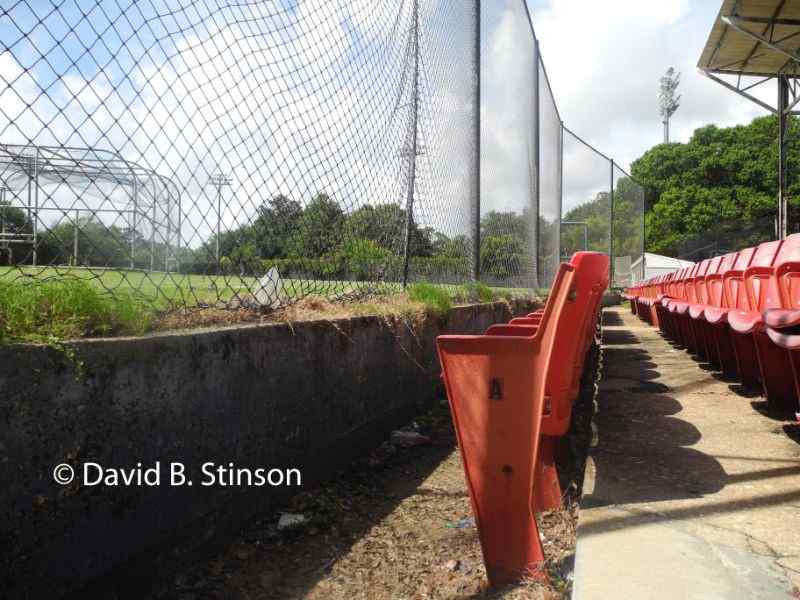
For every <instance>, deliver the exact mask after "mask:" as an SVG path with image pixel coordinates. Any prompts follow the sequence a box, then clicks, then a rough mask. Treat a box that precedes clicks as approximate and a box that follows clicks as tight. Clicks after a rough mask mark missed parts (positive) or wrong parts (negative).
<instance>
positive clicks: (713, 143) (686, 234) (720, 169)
mask: <svg viewBox="0 0 800 600" xmlns="http://www.w3.org/2000/svg"><path fill="white" fill-rule="evenodd" d="M777 127H778V125H777V117H773V116H770V117H761V118H757V119H755V120H753V121H752V122H751V123H750V124H748V125H738V126H735V127H727V128H720V127H717V126H716V125H708V126H706V127H702V128H700V129H697V130H696V131H695V132H694V135H693V136H692V138H691V139H690V140H689V142H687V143H686V144H661V145H658V146H655V147H654V148H652V149H650V150H648V151H647V152H646V153H645V154H644V155H643V156H642V157H640V158H639V159H638V160H636V161H635V162H634V163H633V175H634V177H635V178H636V179H637V180H639V181H640V182H641V183H643V184H644V185H645V186H646V187H647V189H648V197H647V205H648V207H649V211H648V213H647V216H646V224H647V226H646V231H647V240H646V245H647V248H648V250H650V251H653V252H658V253H662V254H669V255H673V256H685V255H689V254H691V253H693V252H696V251H697V250H698V249H702V248H703V247H705V246H708V247H709V248H710V250H709V251H710V252H725V251H729V250H732V249H736V248H740V247H742V246H745V245H750V244H752V243H758V242H759V241H763V240H766V239H771V238H774V236H775V230H774V225H773V217H774V213H775V210H776V198H777ZM798 133H800V127H799V126H798V122H797V120H796V119H794V118H792V119H791V121H790V132H789V140H790V142H789V148H788V160H789V164H790V165H792V164H794V165H797V164H800V162H798V161H800V142H798ZM788 191H789V197H790V200H789V202H790V206H789V222H790V223H797V222H798V216H800V204H799V203H798V201H797V200H796V198H798V192H800V173H798V171H797V170H796V169H790V171H789V184H788ZM690 258H691V256H690Z"/></svg>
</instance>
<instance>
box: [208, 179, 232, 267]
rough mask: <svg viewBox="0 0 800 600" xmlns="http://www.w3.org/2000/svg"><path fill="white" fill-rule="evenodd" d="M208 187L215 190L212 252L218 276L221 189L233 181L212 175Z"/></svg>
mask: <svg viewBox="0 0 800 600" xmlns="http://www.w3.org/2000/svg"><path fill="white" fill-rule="evenodd" d="M208 183H209V185H213V186H214V187H215V188H217V235H216V236H215V237H216V240H215V246H216V248H215V250H214V257H215V259H216V261H217V275H219V274H220V272H221V269H220V264H219V258H220V257H219V237H220V235H221V233H222V231H221V227H222V188H223V187H224V186H230V185H232V184H233V180H232V179H231V178H230V177H228V176H227V175H223V174H222V173H217V174H216V175H212V176H211V178H210V179H209V181H208Z"/></svg>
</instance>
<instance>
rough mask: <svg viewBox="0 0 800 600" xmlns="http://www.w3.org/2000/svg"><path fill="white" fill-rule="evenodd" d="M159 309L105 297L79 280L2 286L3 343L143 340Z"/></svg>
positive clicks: (128, 299) (0, 335)
mask: <svg viewBox="0 0 800 600" xmlns="http://www.w3.org/2000/svg"><path fill="white" fill-rule="evenodd" d="M154 317H155V314H154V312H153V309H151V308H149V307H147V306H146V305H145V304H143V303H142V302H141V301H137V300H136V299H135V298H134V297H133V296H132V295H130V294H120V293H119V292H117V293H116V295H115V297H113V298H112V297H110V296H107V295H103V294H102V293H101V292H100V291H98V290H97V289H96V288H95V287H93V286H92V285H91V284H90V283H88V282H86V281H82V280H77V279H62V280H51V281H14V282H8V281H0V341H4V342H15V341H22V342H52V341H59V340H66V339H73V338H82V337H98V336H110V335H141V334H143V333H145V332H146V331H148V330H149V328H150V326H151V324H152V322H153V320H154Z"/></svg>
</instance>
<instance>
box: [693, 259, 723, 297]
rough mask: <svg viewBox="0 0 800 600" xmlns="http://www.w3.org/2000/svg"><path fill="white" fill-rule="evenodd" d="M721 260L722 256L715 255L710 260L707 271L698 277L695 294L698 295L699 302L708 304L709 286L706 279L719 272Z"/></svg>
mask: <svg viewBox="0 0 800 600" xmlns="http://www.w3.org/2000/svg"><path fill="white" fill-rule="evenodd" d="M721 262H722V257H721V256H715V257H714V258H712V259H711V260H709V262H708V266H707V267H706V271H705V273H703V274H702V275H700V276H698V277H697V279H696V281H695V290H694V293H695V296H697V302H698V303H699V304H708V288H707V286H706V281H707V280H708V278H709V276H711V275H716V274H717V269H719V265H720V263H721Z"/></svg>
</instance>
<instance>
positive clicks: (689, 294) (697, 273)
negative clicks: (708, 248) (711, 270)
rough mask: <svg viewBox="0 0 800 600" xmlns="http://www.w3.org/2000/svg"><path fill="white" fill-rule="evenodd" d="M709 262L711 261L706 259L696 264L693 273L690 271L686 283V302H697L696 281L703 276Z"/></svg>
mask: <svg viewBox="0 0 800 600" xmlns="http://www.w3.org/2000/svg"><path fill="white" fill-rule="evenodd" d="M710 262H711V261H710V260H708V259H705V260H701V261H700V262H699V263H697V265H696V267H695V269H694V271H692V275H691V277H690V278H689V280H688V281H687V282H686V300H687V301H688V302H693V303H694V302H698V298H697V290H696V286H697V280H698V278H700V277H702V276H703V275H705V272H706V269H708V264H709V263H710Z"/></svg>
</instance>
